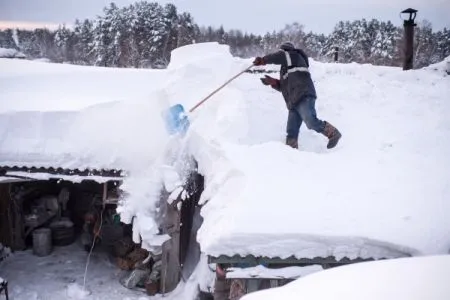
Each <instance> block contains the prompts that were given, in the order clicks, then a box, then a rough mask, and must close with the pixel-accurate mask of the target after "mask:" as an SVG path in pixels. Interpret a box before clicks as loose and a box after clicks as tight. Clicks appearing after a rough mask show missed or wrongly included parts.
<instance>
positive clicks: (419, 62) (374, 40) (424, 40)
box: [0, 1, 450, 68]
mask: <svg viewBox="0 0 450 300" xmlns="http://www.w3.org/2000/svg"><path fill="white" fill-rule="evenodd" d="M283 25H284V24H283ZM402 38H403V27H402V24H399V25H398V26H395V25H394V24H392V23H391V22H390V21H388V22H383V21H379V20H376V19H372V20H366V19H361V20H356V21H352V22H350V21H340V22H338V23H337V24H336V25H335V27H334V29H333V31H332V32H331V33H330V34H329V35H325V34H318V33H313V32H305V30H304V26H303V25H301V24H299V23H292V24H286V25H284V28H281V29H280V30H278V31H275V30H274V31H273V32H267V33H266V34H264V35H256V34H251V33H246V32H245V33H244V32H242V31H241V30H224V28H223V27H222V26H221V27H219V28H213V27H211V26H207V27H205V26H199V25H197V24H196V23H195V22H194V19H193V17H192V16H191V14H190V13H188V12H178V10H177V8H176V6H175V5H173V4H166V5H164V6H162V5H160V4H159V3H156V2H147V1H140V2H136V3H134V4H131V5H129V6H125V7H121V8H119V7H118V6H117V5H116V4H114V3H111V4H110V5H109V6H107V7H105V8H104V10H103V14H102V15H100V16H97V17H96V18H95V19H86V20H83V21H80V20H76V22H75V25H74V26H71V27H70V28H68V27H66V26H61V27H59V28H58V29H57V30H48V29H35V30H19V29H6V30H2V31H0V47H3V48H14V49H17V50H19V51H21V52H22V53H24V54H25V55H27V57H28V58H31V59H38V58H45V59H49V60H51V61H53V62H59V63H71V64H79V65H96V66H105V67H123V68H130V67H133V68H165V67H166V66H167V65H168V63H169V61H170V53H171V51H172V50H173V49H175V48H177V47H180V46H183V45H187V44H192V43H200V42H213V41H214V42H219V43H221V44H227V45H229V46H230V49H231V52H232V54H233V55H234V56H238V57H242V58H249V57H254V56H256V55H262V54H264V53H267V52H270V51H273V50H275V49H277V47H278V46H279V44H280V42H282V41H286V40H290V41H292V42H294V43H295V44H296V45H297V46H298V47H302V48H303V49H304V50H305V51H306V53H307V54H308V55H309V56H311V57H312V58H313V59H315V60H318V61H323V62H329V61H332V60H333V55H332V54H333V51H334V47H339V62H342V63H350V62H357V63H370V64H374V65H385V66H401V64H402V63H401V62H402ZM449 55H450V30H449V29H447V28H444V29H443V30H441V31H433V30H432V25H431V23H430V22H428V21H426V20H424V21H422V22H420V23H419V24H418V26H417V27H416V28H415V45H414V57H415V60H414V61H415V62H414V67H415V68H421V67H424V66H427V65H429V64H433V63H436V62H440V61H442V60H443V59H444V58H445V57H447V56H449Z"/></svg>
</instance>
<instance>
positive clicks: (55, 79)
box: [0, 43, 450, 259]
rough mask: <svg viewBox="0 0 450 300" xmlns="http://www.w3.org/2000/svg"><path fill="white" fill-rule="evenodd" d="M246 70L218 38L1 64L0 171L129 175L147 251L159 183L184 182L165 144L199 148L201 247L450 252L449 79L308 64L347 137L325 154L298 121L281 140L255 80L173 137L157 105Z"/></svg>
mask: <svg viewBox="0 0 450 300" xmlns="http://www.w3.org/2000/svg"><path fill="white" fill-rule="evenodd" d="M250 63H251V60H243V59H238V58H234V57H232V56H231V54H230V53H229V49H228V47H227V46H224V45H218V44H216V43H205V44H196V45H190V46H186V47H182V48H179V49H177V50H175V51H174V52H173V54H172V62H171V64H170V65H169V67H168V69H167V70H157V71H148V70H118V69H106V68H94V67H78V66H68V65H56V64H44V63H39V62H22V61H14V62H13V61H9V60H8V61H7V60H0V69H1V70H2V71H1V72H0V78H1V79H2V80H1V83H0V85H1V86H0V88H1V91H2V92H1V94H0V97H1V103H2V108H1V111H2V114H1V115H0V124H1V125H0V128H1V131H0V135H1V142H0V165H27V166H41V165H43V166H50V165H51V166H53V167H68V168H85V167H90V168H93V167H96V168H122V169H124V170H127V171H129V172H130V176H129V177H127V179H126V181H125V182H124V189H125V190H126V192H127V193H128V194H129V198H127V200H126V201H125V202H124V203H123V205H122V206H121V207H120V212H121V215H122V218H123V220H125V221H131V220H132V218H133V217H134V216H137V218H135V221H134V222H135V224H134V225H135V234H136V239H137V240H139V239H140V238H143V239H144V241H146V246H148V247H151V245H152V244H154V243H155V244H158V243H160V242H162V240H164V239H163V238H162V237H158V236H157V235H156V233H157V230H156V229H157V228H156V224H155V221H154V219H153V217H154V215H155V211H156V209H155V203H156V201H157V191H158V190H159V189H160V188H161V186H162V185H164V186H166V187H170V188H169V190H174V189H176V188H179V186H180V185H181V184H182V175H180V174H179V171H180V169H181V170H182V169H183V166H181V167H180V168H178V167H174V166H173V165H171V163H173V162H174V161H173V158H171V159H167V155H166V154H167V150H169V148H170V149H175V150H174V151H175V152H177V151H181V152H182V154H180V153H178V154H177V155H181V156H182V157H185V156H183V155H186V156H188V155H192V156H193V157H194V158H195V160H196V161H197V162H198V166H199V172H201V173H202V174H203V175H204V176H205V191H204V192H203V194H202V199H201V202H202V204H205V206H204V207H203V208H202V215H203V217H204V223H203V224H202V226H201V228H200V230H199V233H198V241H199V243H200V246H201V250H202V251H203V252H204V253H205V254H209V255H219V254H227V255H234V254H240V255H246V254H253V255H264V256H278V257H287V256H291V255H295V256H297V257H316V256H329V255H334V256H336V258H338V259H339V258H342V257H349V258H355V257H362V258H367V257H374V258H380V257H400V256H404V255H419V254H442V253H447V252H448V251H449V249H450V219H449V218H448V216H447V212H448V211H450V202H449V201H448V197H449V195H450V186H449V182H450V175H449V173H448V171H447V166H448V165H450V159H449V157H448V153H450V142H449V141H448V138H447V137H448V136H449V133H450V122H449V121H448V116H449V115H450V103H449V102H448V95H449V94H450V83H449V78H448V76H446V75H445V74H442V73H440V72H434V71H433V70H427V69H423V70H414V71H408V72H404V71H402V70H401V69H399V68H392V67H374V66H371V65H359V64H347V65H342V64H323V63H318V62H315V61H313V60H311V72H312V76H313V79H314V81H315V83H316V88H317V91H318V96H319V98H318V100H317V107H316V108H317V112H318V116H319V118H322V119H324V120H328V121H330V122H331V123H332V124H334V125H336V126H337V127H338V128H339V130H340V131H341V132H342V133H343V138H342V140H341V142H340V144H339V145H338V146H337V147H336V148H335V149H333V150H331V151H328V150H327V149H326V139H325V138H324V137H323V136H321V135H319V134H317V133H315V132H312V131H308V130H307V129H306V128H305V127H302V129H301V136H300V141H299V143H300V149H299V150H294V149H291V148H288V147H286V146H285V145H284V130H285V123H286V117H287V111H286V108H285V105H284V101H283V100H282V96H281V94H279V93H278V92H276V91H274V90H271V89H270V88H267V87H265V86H263V85H261V82H260V81H259V77H260V76H261V75H259V74H244V75H242V76H241V77H239V78H238V79H237V80H235V81H233V82H232V83H231V84H230V85H229V86H227V87H226V88H224V89H223V90H222V91H220V92H219V93H218V94H216V95H215V96H214V97H213V98H211V99H210V100H208V102H206V103H205V104H204V105H203V106H201V107H200V108H199V109H198V110H197V111H196V112H195V113H194V114H192V115H191V116H190V118H191V121H192V126H191V128H190V130H189V132H188V135H187V136H186V138H185V139H184V140H182V141H176V140H173V139H171V138H170V137H169V136H167V134H166V133H165V131H164V126H163V123H162V120H161V111H162V110H163V109H164V108H167V106H168V105H171V104H175V103H181V104H183V105H185V107H186V109H189V108H190V107H192V106H193V105H195V104H196V103H197V102H198V101H200V100H201V99H202V98H203V97H204V96H206V95H207V94H208V93H209V92H211V91H212V90H214V89H215V88H216V87H218V86H220V85H221V84H222V83H223V82H224V81H225V80H227V79H228V78H230V77H231V76H233V75H235V74H236V73H238V72H240V71H241V70H243V69H245V68H246V67H247V66H248V65H249V64H250ZM268 68H270V69H274V70H277V68H276V67H273V66H268ZM174 145H175V146H174ZM172 146H173V147H175V148H171V147H172ZM177 147H178V148H177ZM180 149H181V150H180ZM183 153H184V154H183ZM181 165H182V164H181Z"/></svg>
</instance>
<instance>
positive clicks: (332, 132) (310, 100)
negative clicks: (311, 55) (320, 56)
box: [253, 42, 342, 149]
mask: <svg viewBox="0 0 450 300" xmlns="http://www.w3.org/2000/svg"><path fill="white" fill-rule="evenodd" d="M266 64H276V65H281V68H280V79H275V78H272V77H270V76H268V75H265V78H261V81H262V83H263V84H264V85H270V86H271V87H272V88H274V89H275V90H277V91H279V92H281V93H282V95H283V97H284V100H285V102H286V106H287V108H288V110H289V115H288V121H287V128H286V133H287V135H286V144H287V145H289V146H291V147H293V148H298V135H299V132H300V126H301V125H302V122H303V121H304V122H305V124H306V127H307V128H308V129H311V130H314V131H316V132H318V133H322V134H323V135H325V136H326V137H327V138H328V144H327V148H328V149H330V148H334V147H335V146H336V145H337V143H338V141H339V139H340V138H341V136H342V135H341V133H340V132H339V130H337V129H336V128H335V127H334V126H333V125H331V124H330V123H328V122H327V121H323V120H320V119H318V118H317V115H316V109H315V102H316V98H317V95H316V90H315V87H314V83H313V81H312V79H311V74H310V73H309V70H308V67H309V61H308V56H307V55H306V54H305V52H304V51H303V50H301V49H297V48H295V47H294V45H293V44H292V43H291V42H285V43H283V44H282V45H281V46H280V50H279V51H276V52H274V53H270V54H267V55H265V56H263V57H256V58H255V60H254V61H253V65H255V66H262V65H266Z"/></svg>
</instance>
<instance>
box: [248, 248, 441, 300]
mask: <svg viewBox="0 0 450 300" xmlns="http://www.w3.org/2000/svg"><path fill="white" fill-rule="evenodd" d="M449 276H450V255H444V256H430V257H414V258H399V259H391V260H384V261H375V262H364V263H358V264H352V265H347V266H343V267H337V268H332V269H328V270H325V271H321V272H317V273H314V274H311V275H308V276H306V277H303V278H299V279H297V280H295V281H293V282H291V283H289V284H287V285H285V286H282V287H279V288H273V289H269V290H264V291H258V292H253V293H250V294H247V295H245V296H244V297H242V298H241V300H278V299H283V300H294V299H302V300H319V299H320V300H322V299H334V300H360V299H365V300H379V299H384V300H422V299H433V300H447V299H450V286H449V285H448V278H449Z"/></svg>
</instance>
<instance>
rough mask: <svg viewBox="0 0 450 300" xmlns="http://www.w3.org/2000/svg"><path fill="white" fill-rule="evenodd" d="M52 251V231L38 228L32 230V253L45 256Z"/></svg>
mask: <svg viewBox="0 0 450 300" xmlns="http://www.w3.org/2000/svg"><path fill="white" fill-rule="evenodd" d="M51 252H52V231H51V230H50V228H39V229H36V230H35V231H33V254H35V255H37V256H47V255H49V254H50V253H51Z"/></svg>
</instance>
